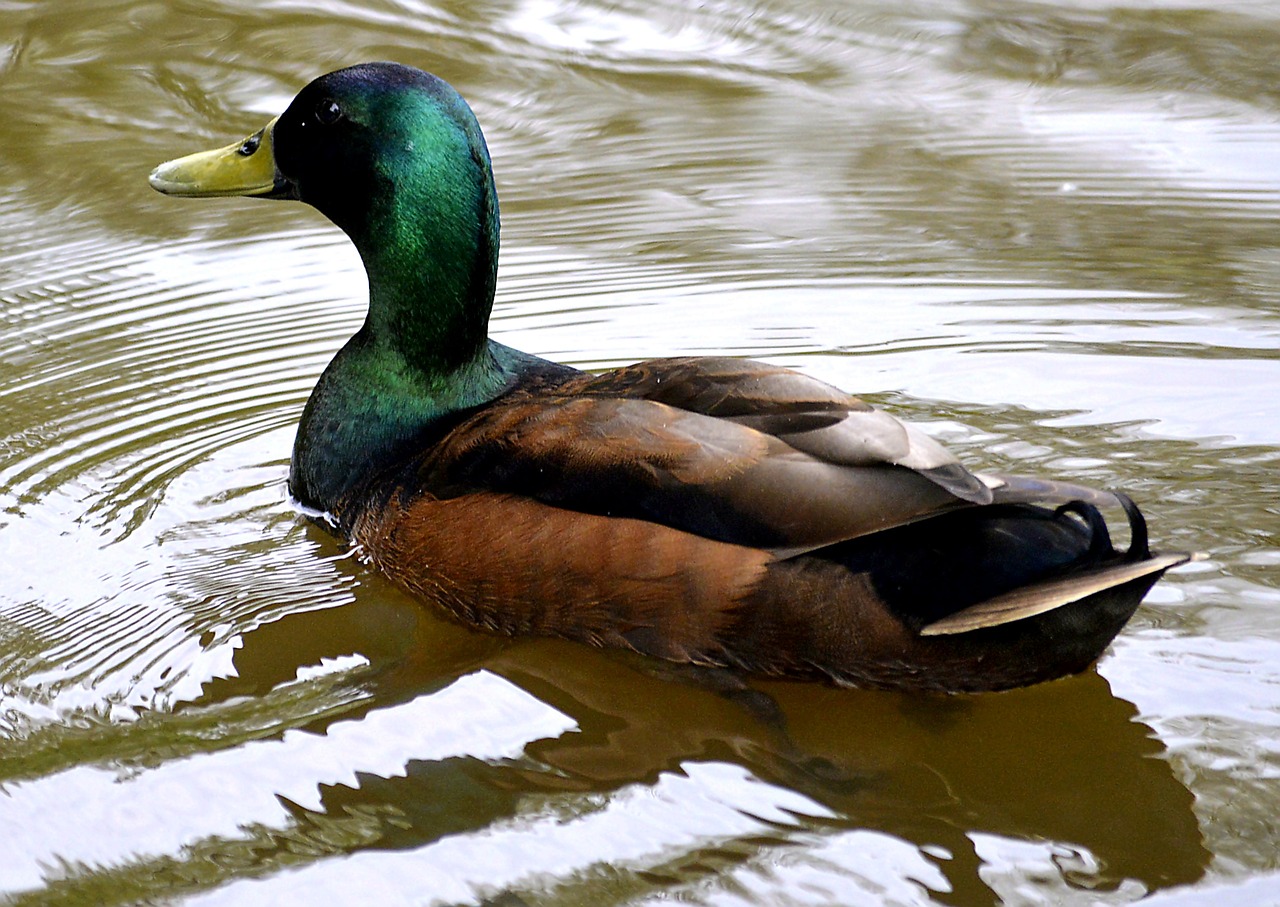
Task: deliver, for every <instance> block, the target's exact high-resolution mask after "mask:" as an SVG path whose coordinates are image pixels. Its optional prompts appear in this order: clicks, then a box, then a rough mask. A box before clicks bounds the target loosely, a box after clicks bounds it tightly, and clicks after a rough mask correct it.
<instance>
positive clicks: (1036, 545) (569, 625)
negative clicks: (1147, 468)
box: [152, 63, 1188, 690]
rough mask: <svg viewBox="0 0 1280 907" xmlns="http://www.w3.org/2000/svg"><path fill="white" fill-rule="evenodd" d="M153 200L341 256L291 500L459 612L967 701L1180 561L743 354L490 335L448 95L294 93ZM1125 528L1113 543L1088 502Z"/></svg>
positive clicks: (1090, 638)
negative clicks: (636, 359) (200, 207)
mask: <svg viewBox="0 0 1280 907" xmlns="http://www.w3.org/2000/svg"><path fill="white" fill-rule="evenodd" d="M152 184H153V185H154V186H155V187H156V188H157V189H159V190H160V191H163V192H168V193H170V194H175V195H196V196H198V195H231V194H243V195H255V196H262V197H274V198H295V199H300V200H302V201H305V202H308V203H310V204H312V205H314V206H315V207H316V208H318V209H319V210H320V211H321V212H323V213H324V214H326V215H327V216H328V217H329V218H330V219H331V220H333V221H334V222H335V223H336V224H337V225H338V226H339V227H341V228H342V229H343V230H344V231H345V232H346V233H347V234H348V236H350V237H351V239H352V241H353V242H354V243H355V245H356V247H357V248H358V249H359V251H360V254H361V257H362V259H363V260H364V263H365V267H366V270H367V271H368V273H369V281H370V305H369V314H368V317H367V318H366V321H365V323H364V325H363V326H362V327H361V329H360V331H359V332H358V333H357V334H356V335H355V336H354V337H353V338H352V339H351V340H350V341H348V343H347V344H346V345H345V346H344V347H343V349H342V350H341V351H340V352H339V353H338V354H337V356H336V357H335V358H334V360H333V361H332V362H331V363H330V365H329V366H328V368H327V369H326V370H325V372H324V374H323V375H322V377H321V379H320V381H319V383H318V384H317V387H316V389H315V391H314V392H313V394H312V396H311V398H310V400H309V401H308V404H307V407H306V410H305V412H304V414H303V417H302V420H301V424H300V426H299V432H298V436H297V441H296V442H295V446H294V452H293V460H292V466H291V471H290V488H291V490H292V492H293V494H294V495H295V496H296V497H297V498H298V499H299V500H300V501H301V502H302V503H304V504H306V505H307V506H309V507H313V508H315V509H317V510H320V511H323V512H325V513H326V514H328V515H329V517H330V518H331V520H332V522H333V524H334V525H335V526H336V527H337V529H338V530H339V531H340V532H341V533H343V534H344V535H345V536H346V537H347V538H349V539H350V540H351V541H352V542H354V543H356V544H358V545H360V546H361V547H362V549H363V551H364V553H365V555H366V556H367V558H368V560H369V561H370V562H372V563H373V564H374V565H375V566H377V567H378V568H379V569H380V570H382V571H383V572H385V573H386V574H387V575H389V576H390V577H392V578H393V579H394V580H395V581H397V582H398V583H399V584H401V585H402V586H404V587H405V588H407V589H409V590H410V591H412V592H414V593H415V594H417V595H419V596H420V597H422V598H424V599H426V600H428V601H431V602H433V603H435V604H437V605H440V606H441V607H443V608H445V609H446V610H448V611H449V612H450V613H452V614H453V615H455V616H456V617H458V618H460V619H462V620H464V621H466V622H468V623H470V624H473V625H475V626H480V627H484V628H487V629H490V630H494V631H497V632H501V633H506V634H512V635H514V634H541V635H556V636H563V637H567V638H570V639H576V640H581V641H584V642H588V643H591V644H595V645H609V646H620V647H626V648H630V649H634V650H636V651H640V652H643V653H646V654H650V655H654V656H658V657H662V658H667V659H671V660H674V661H681V662H692V663H697V664H705V665H718V666H729V667H734V668H738V669H742V670H746V671H750V672H754V673H760V674H766V675H774V676H789V677H803V678H825V679H833V680H835V681H837V682H841V683H851V684H856V685H861V686H876V687H893V688H911V689H938V690H988V689H1001V688H1005V687H1010V686H1017V685H1023V684H1028V683H1034V682H1037V681H1041V680H1045V679H1049V678H1053V677H1058V676H1062V675H1064V674H1069V673H1074V672H1078V671H1080V670H1083V669H1084V668H1086V667H1087V666H1088V665H1090V664H1091V663H1092V662H1093V661H1094V660H1095V659H1096V658H1097V657H1098V655H1099V654H1100V653H1101V652H1102V651H1103V649H1104V648H1105V647H1106V645H1107V644H1108V643H1109V642H1110V641H1111V639H1112V638H1114V636H1115V634H1116V633H1118V632H1119V630H1120V629H1121V627H1123V625H1124V623H1125V622H1126V621H1127V620H1128V619H1129V617H1130V616H1131V615H1132V613H1133V611H1134V610H1135V609H1136V608H1137V606H1138V604H1139V602H1140V601H1141V599H1142V596H1143V595H1144V594H1145V593H1146V591H1147V590H1148V589H1149V588H1150V586H1151V585H1152V584H1153V583H1154V582H1155V581H1156V580H1157V579H1158V578H1159V576H1160V575H1161V574H1162V573H1163V572H1164V571H1165V570H1167V569H1168V568H1169V567H1171V566H1174V565H1176V564H1178V563H1182V562H1184V561H1185V560H1187V559H1188V557H1187V556H1186V555H1181V554H1164V555H1152V554H1151V553H1150V552H1149V551H1148V550H1147V544H1146V529H1145V525H1144V523H1143V520H1142V517H1141V515H1140V514H1139V513H1138V511H1137V508H1136V507H1134V506H1133V505H1132V504H1131V503H1130V502H1129V501H1128V499H1126V498H1123V497H1122V496H1117V495H1111V494H1108V493H1105V492H1099V491H1094V490H1092V489H1087V488H1081V487H1078V486H1071V485H1065V484H1061V483H1054V482H1049V481H1042V480H1035V479H1026V478H1019V477H1007V476H985V475H977V474H974V473H971V472H969V471H968V470H966V469H965V468H964V467H963V466H962V465H961V464H960V463H959V462H958V461H957V460H956V459H955V458H954V457H953V456H951V455H950V454H949V453H948V452H947V451H946V450H944V449H943V448H942V447H941V446H940V445H938V444H937V443H936V442H934V441H932V440H931V439H929V438H928V437H926V436H924V435H923V434H921V433H920V432H918V431H916V430H915V429H913V428H911V427H910V426H908V425H905V424H904V423H901V422H898V421H897V420H896V419H893V418H892V417H890V416H888V415H887V414H885V413H881V412H878V411H876V410H873V409H872V408H871V407H869V406H867V405H866V404H865V403H863V402H862V401H860V400H858V399H856V398H854V397H850V396H848V395H847V394H845V393H843V392H842V391H839V390H837V389H835V388H833V387H830V386H828V385H825V384H823V383H821V382H818V381H816V380H813V379H810V378H807V377H805V376H803V375H801V374H799V373H796V372H792V371H788V370H785V369H781V368H777V367H774V366H770V365H766V364H763V363H756V362H749V361H741V360H732V359H717V358H685V359H671V360H655V361H651V362H643V363H639V364H637V365H634V366H630V367H626V368H621V369H614V370H611V371H608V372H605V373H602V374H599V375H595V374H586V373H582V372H579V371H576V370H574V369H571V368H568V367H565V366H562V365H558V364H555V363H552V362H548V361H546V360H543V359H539V358H537V357H535V356H530V355H528V354H525V353H521V352H519V351H517V350H513V349H511V348H509V347H506V346H503V345H501V344H498V343H496V342H494V341H492V340H490V339H489V338H488V336H487V327H488V318H489V311H490V308H491V305H492V301H493V292H494V285H495V280H496V269H497V250H498V208H497V198H496V195H495V193H494V188H493V177H492V173H491V169H490V163H489V155H488V151H487V149H486V148H485V145H484V139H483V136H482V135H481V132H480V129H479V126H478V125H477V124H476V122H475V119H474V117H473V115H472V114H471V111H470V110H469V108H467V106H466V104H465V103H464V102H463V101H462V99H461V98H460V97H459V96H458V95H457V93H456V92H454V91H453V89H452V88H450V87H449V86H448V85H446V84H445V83H444V82H442V81H440V80H439V79H436V78H435V77H434V76H430V75H428V74H426V73H422V72H420V71H418V70H414V69H411V68H409V67H404V66H399V65H397V64H389V63H379V64H365V65H362V66H357V67H352V68H350V69H346V70H340V71H338V72H336V73H330V74H329V75H327V76H323V77H321V78H320V79H317V80H316V81H315V82H313V83H311V84H310V85H308V86H307V87H306V88H305V89H304V90H303V91H302V92H301V93H300V94H299V95H298V97H297V98H296V99H295V100H294V101H293V103H292V104H291V105H290V107H289V109H288V110H287V111H286V112H285V113H284V114H282V115H281V116H280V117H279V118H278V119H277V120H274V121H272V123H271V124H269V125H268V126H267V127H266V128H265V129H264V130H263V131H262V132H260V133H258V134H257V135H255V136H252V137H250V138H249V139H247V140H246V141H245V142H244V143H241V144H239V145H236V146H231V147H229V148H227V149H222V150H220V151H216V152H206V153H204V154H200V155H193V156H191V157H189V158H183V159H180V160H178V161H174V162H171V163H169V164H166V165H163V166H161V167H160V168H157V170H156V171H155V173H153V174H152ZM1108 506H1111V507H1114V508H1116V509H1117V510H1123V512H1124V513H1125V514H1126V515H1127V517H1128V520H1129V526H1130V530H1131V542H1130V546H1129V549H1128V551H1127V552H1124V553H1121V552H1118V551H1116V550H1115V549H1114V548H1113V546H1112V544H1111V541H1110V538H1109V533H1108V531H1107V526H1106V522H1105V520H1104V518H1103V516H1102V513H1101V512H1100V510H1099V508H1100V507H1108Z"/></svg>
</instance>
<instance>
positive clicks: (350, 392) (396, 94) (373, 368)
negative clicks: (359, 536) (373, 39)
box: [273, 64, 529, 511]
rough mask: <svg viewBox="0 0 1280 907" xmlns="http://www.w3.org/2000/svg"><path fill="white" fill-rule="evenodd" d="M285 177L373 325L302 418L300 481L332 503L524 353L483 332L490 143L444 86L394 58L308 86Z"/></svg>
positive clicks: (288, 117) (502, 381) (284, 151)
mask: <svg viewBox="0 0 1280 907" xmlns="http://www.w3.org/2000/svg"><path fill="white" fill-rule="evenodd" d="M273 142H274V151H275V157H276V165H277V170H278V173H279V174H281V175H282V176H283V177H284V178H286V179H287V180H289V181H290V182H291V183H292V185H293V186H294V187H295V190H294V191H295V192H296V197H298V198H300V199H301V200H303V201H306V202H308V203H310V204H312V205H314V206H315V207H316V208H318V209H319V210H320V211H321V212H322V213H324V214H325V215H327V216H328V217H329V218H330V219H331V220H332V221H333V222H334V223H336V224H337V225H338V226H339V227H341V228H342V229H343V230H344V231H345V232H346V233H347V235H348V236H349V237H350V238H351V240H352V242H353V243H354V244H355V246H356V248H357V249H358V250H359V252H360V256H361V258H362V259H363V261H364V266H365V270H366V271H367V272H368V275H369V312H368V316H367V318H366V319H365V322H364V325H363V326H362V327H361V328H360V330H359V332H358V333H357V334H356V335H355V336H354V337H352V338H351V340H350V341H348V343H347V344H346V345H345V346H344V347H343V348H342V350H341V351H340V352H339V353H338V355H337V356H336V357H335V358H334V360H333V361H332V362H331V363H330V364H329V366H328V368H326V369H325V372H324V374H323V375H322V376H321V379H320V381H319V383H318V384H317V386H316V389H315V391H314V392H313V393H312V396H311V399H310V400H309V401H308V403H307V407H306V409H305V411H304V413H303V417H302V421H301V424H300V426H299V431H298V437H297V440H296V442H295V445H294V453H293V464H292V469H291V472H290V488H291V490H292V492H293V493H294V495H295V496H296V497H297V498H298V499H299V500H300V501H302V503H304V504H306V505H308V506H311V507H315V508H317V509H320V510H325V511H336V510H337V509H338V508H340V506H341V502H342V501H343V499H344V498H345V497H346V496H347V495H348V493H350V492H351V491H352V490H353V489H354V488H356V487H358V486H359V484H360V483H361V482H362V481H363V480H364V479H366V478H368V477H369V475H370V474H371V473H372V472H373V471H376V469H377V468H378V467H382V466H386V465H389V464H391V463H393V462H394V461H395V460H396V459H397V457H398V455H399V454H401V453H402V452H405V451H407V450H408V449H410V448H411V447H412V445H413V442H414V441H415V439H418V438H420V437H421V435H422V434H423V432H424V431H426V430H428V429H429V427H430V426H431V425H432V423H434V422H435V421H436V420H438V419H440V418H441V417H442V416H446V415H448V414H450V413H452V412H456V411H457V410H460V409H465V408H467V407H472V406H477V405H479V404H482V403H484V402H486V401H488V400H491V399H493V398H494V397H496V396H497V395H498V394H500V393H501V392H502V391H503V390H504V389H505V388H506V387H508V386H509V385H510V383H511V382H512V381H513V380H514V378H515V376H516V375H517V374H518V373H519V371H520V370H521V368H522V367H524V366H526V365H527V363H528V361H529V357H525V356H523V355H522V354H518V353H516V352H515V351H513V350H509V349H507V348H506V347H502V346H501V345H498V344H494V343H491V342H490V341H488V339H487V329H488V320H489V312H490V309H491V307H492V304H493V292H494V284H495V279H496V271H497V257H498V205H497V196H496V193H495V191H494V185H493V175H492V171H491V169H490V164H489V154H488V150H487V148H486V147H485V143H484V138H483V136H482V135H481V132H480V128H479V126H478V125H477V124H476V121H475V118H474V116H473V115H472V113H471V111H470V109H469V108H468V107H467V106H466V104H465V102H463V100H462V99H461V97H459V96H458V95H457V94H456V93H455V92H454V91H453V89H452V88H450V87H449V86H448V85H446V84H445V83H444V82H441V81H439V80H438V79H435V78H434V77H432V76H429V75H427V74H425V73H420V72H418V71H416V70H410V69H408V68H406V67H398V66H394V65H393V64H373V65H370V66H361V67H353V68H352V69H349V70H341V71H339V72H337V73H332V74H330V75H329V76H325V77H323V78H322V79H319V80H317V81H316V82H313V83H312V84H311V85H309V86H307V88H306V89H304V90H303V91H302V93H300V94H299V95H298V97H297V98H296V99H295V100H294V102H293V103H292V104H291V105H290V107H289V110H288V111H286V112H285V113H284V114H283V115H281V117H280V119H279V121H278V122H277V123H276V125H275V128H274V131H273Z"/></svg>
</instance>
